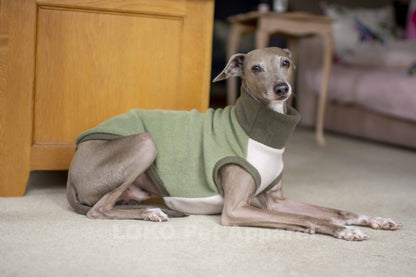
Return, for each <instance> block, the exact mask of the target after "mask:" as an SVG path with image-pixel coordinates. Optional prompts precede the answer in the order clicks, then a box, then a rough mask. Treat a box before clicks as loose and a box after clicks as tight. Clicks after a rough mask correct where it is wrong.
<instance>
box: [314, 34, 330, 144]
mask: <svg viewBox="0 0 416 277" xmlns="http://www.w3.org/2000/svg"><path fill="white" fill-rule="evenodd" d="M322 38H323V42H324V47H323V51H324V53H323V57H324V61H323V68H322V82H321V93H320V94H319V100H318V101H319V102H318V114H317V117H316V142H317V143H318V145H319V146H321V147H322V146H326V140H325V137H324V117H325V106H326V97H327V93H328V83H329V76H330V73H331V62H332V51H333V41H332V38H331V36H329V35H326V36H323V37H322Z"/></svg>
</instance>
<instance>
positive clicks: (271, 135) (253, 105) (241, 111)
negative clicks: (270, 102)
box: [235, 90, 300, 149]
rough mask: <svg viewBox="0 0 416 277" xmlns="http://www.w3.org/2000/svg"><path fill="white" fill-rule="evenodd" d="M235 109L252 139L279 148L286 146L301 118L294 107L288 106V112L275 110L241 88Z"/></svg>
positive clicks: (239, 120) (242, 125)
mask: <svg viewBox="0 0 416 277" xmlns="http://www.w3.org/2000/svg"><path fill="white" fill-rule="evenodd" d="M235 111H236V115H237V120H238V122H239V123H240V125H241V127H242V128H243V130H244V131H245V132H246V134H247V135H248V136H249V137H250V138H251V139H253V140H255V141H258V142H260V143H262V144H265V145H267V146H269V147H272V148H277V149H281V148H283V147H284V145H285V144H286V141H287V139H288V138H289V137H290V135H291V134H292V132H293V130H294V129H295V127H296V125H297V123H298V122H299V120H300V114H299V113H298V112H297V111H296V110H295V109H294V108H292V107H290V106H288V107H287V113H286V114H281V113H278V112H275V111H273V110H271V109H269V108H267V107H266V106H264V105H263V104H262V103H260V102H258V101H257V100H255V99H254V98H253V97H252V96H251V95H250V94H248V93H247V92H246V91H245V90H241V96H240V97H239V98H238V100H237V102H236V104H235Z"/></svg>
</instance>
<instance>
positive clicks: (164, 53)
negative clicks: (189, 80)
mask: <svg viewBox="0 0 416 277" xmlns="http://www.w3.org/2000/svg"><path fill="white" fill-rule="evenodd" d="M181 37H182V19H181V18H180V17H169V16H154V15H145V14H124V13H106V12H94V11H85V10H65V9H50V8H40V9H39V13H38V27H37V48H36V49H37V50H36V87H35V105H34V108H35V116H34V118H35V123H34V142H35V143H45V142H58V141H59V142H73V141H74V138H75V137H76V135H77V134H79V133H80V132H81V131H83V130H85V129H87V128H89V127H91V126H93V125H96V124H98V123H99V122H101V121H103V120H105V119H107V118H109V117H111V116H114V115H116V114H120V113H123V112H126V111H128V110H129V109H131V108H143V109H154V108H161V109H180V108H181V106H180V105H178V103H177V102H176V99H177V98H178V97H177V95H178V94H180V93H181V92H180V91H178V87H179V86H178V80H179V78H180V76H179V72H180V71H181V70H180V68H181V64H180V59H179V57H180V56H181V55H182V54H181Z"/></svg>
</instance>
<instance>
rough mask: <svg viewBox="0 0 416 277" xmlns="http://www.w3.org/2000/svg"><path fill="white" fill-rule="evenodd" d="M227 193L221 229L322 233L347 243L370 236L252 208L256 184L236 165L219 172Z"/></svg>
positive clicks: (301, 217)
mask: <svg viewBox="0 0 416 277" xmlns="http://www.w3.org/2000/svg"><path fill="white" fill-rule="evenodd" d="M220 180H221V184H222V188H223V190H224V208H223V212H222V216H221V224H222V225H228V226H233V225H238V226H253V227H269V228H279V229H286V230H294V231H303V232H309V233H315V232H317V233H322V234H328V235H332V236H334V237H337V238H343V239H346V240H363V239H366V238H367V236H366V235H365V234H363V233H362V232H361V231H359V230H358V229H351V228H348V227H345V226H342V225H336V224H334V223H331V222H329V221H326V220H323V219H319V218H314V217H310V216H305V215H298V214H292V213H285V212H278V211H274V210H265V209H260V208H256V207H254V206H252V205H251V204H250V201H251V199H252V197H253V195H254V193H255V189H256V186H255V182H254V180H253V178H252V177H251V175H250V174H249V173H247V172H246V171H245V170H244V169H243V168H241V167H239V166H237V165H227V166H224V167H223V168H222V169H221V171H220Z"/></svg>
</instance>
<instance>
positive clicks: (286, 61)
mask: <svg viewBox="0 0 416 277" xmlns="http://www.w3.org/2000/svg"><path fill="white" fill-rule="evenodd" d="M282 66H283V67H286V68H289V67H290V62H289V61H288V60H284V61H283V62H282Z"/></svg>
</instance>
